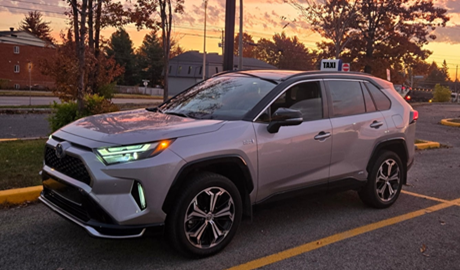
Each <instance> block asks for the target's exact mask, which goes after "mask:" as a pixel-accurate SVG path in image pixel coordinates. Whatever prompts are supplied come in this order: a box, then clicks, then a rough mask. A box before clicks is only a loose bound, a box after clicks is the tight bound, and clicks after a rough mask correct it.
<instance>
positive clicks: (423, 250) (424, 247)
mask: <svg viewBox="0 0 460 270" xmlns="http://www.w3.org/2000/svg"><path fill="white" fill-rule="evenodd" d="M426 249H427V247H426V245H425V244H422V247H421V248H420V252H422V253H424V252H425V251H426Z"/></svg>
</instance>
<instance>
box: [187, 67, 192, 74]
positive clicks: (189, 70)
mask: <svg viewBox="0 0 460 270" xmlns="http://www.w3.org/2000/svg"><path fill="white" fill-rule="evenodd" d="M190 72H192V66H189V67H188V74H190Z"/></svg>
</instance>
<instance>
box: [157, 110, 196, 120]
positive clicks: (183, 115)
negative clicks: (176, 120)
mask: <svg viewBox="0 0 460 270" xmlns="http://www.w3.org/2000/svg"><path fill="white" fill-rule="evenodd" d="M163 113H164V114H169V115H176V116H182V117H185V118H192V117H191V116H190V115H188V114H186V113H181V112H170V111H165V112H163Z"/></svg>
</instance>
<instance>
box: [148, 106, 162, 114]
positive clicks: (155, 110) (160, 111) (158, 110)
mask: <svg viewBox="0 0 460 270" xmlns="http://www.w3.org/2000/svg"><path fill="white" fill-rule="evenodd" d="M145 109H146V110H147V111H149V112H159V113H164V112H163V111H162V110H161V109H160V108H158V107H153V108H145Z"/></svg>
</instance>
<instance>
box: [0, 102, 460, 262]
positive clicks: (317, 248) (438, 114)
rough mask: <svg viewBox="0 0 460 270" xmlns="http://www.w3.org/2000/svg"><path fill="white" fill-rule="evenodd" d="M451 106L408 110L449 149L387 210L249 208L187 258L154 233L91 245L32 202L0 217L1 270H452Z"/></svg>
mask: <svg viewBox="0 0 460 270" xmlns="http://www.w3.org/2000/svg"><path fill="white" fill-rule="evenodd" d="M459 108H460V106H450V105H433V106H431V105H430V106H419V107H416V109H417V110H418V111H419V112H420V119H419V121H418V123H417V137H418V138H421V139H427V140H437V141H439V142H441V143H442V144H448V145H450V146H451V147H450V148H440V149H434V150H424V151H417V152H416V163H415V164H414V166H413V168H412V169H411V170H410V171H409V178H408V185H407V186H404V187H403V190H404V192H405V193H402V194H401V196H400V198H399V200H398V202H396V204H395V205H393V206H392V207H390V208H389V209H384V210H375V209H372V208H369V207H366V206H364V205H363V204H362V203H361V202H360V200H359V198H358V196H357V194H356V193H355V192H353V191H348V192H341V193H336V194H328V195H326V196H308V197H299V198H296V199H290V200H286V201H280V202H277V203H271V204H267V205H263V206H259V207H256V208H255V211H254V218H253V221H252V222H251V221H249V220H245V221H243V223H242V225H241V227H240V230H239V232H238V234H237V235H236V237H235V239H234V240H233V241H232V243H231V244H230V245H229V246H228V247H227V248H226V249H225V250H224V251H223V252H221V253H220V254H217V255H215V256H213V257H210V258H206V259H200V260H191V259H187V258H184V257H181V256H180V255H178V254H176V252H175V251H174V250H172V249H171V248H170V247H169V245H168V243H167V240H166V239H165V238H163V237H161V236H147V237H143V238H140V239H131V240H104V239H96V238H91V237H89V236H88V235H87V233H86V232H85V231H84V230H83V229H81V228H79V227H78V226H76V225H74V224H72V223H70V222H68V221H66V220H64V219H63V218H61V217H59V216H58V215H57V214H55V213H53V212H52V211H50V210H48V209H47V208H46V207H45V206H43V205H42V204H40V203H37V204H32V205H29V206H26V207H17V208H11V209H3V210H0V254H2V256H0V265H1V268H2V269H225V268H229V267H233V266H239V265H241V264H244V263H248V262H252V263H253V266H263V265H265V266H264V267H263V268H264V269H353V270H355V269H382V270H383V269H385V270H387V269H460V246H459V243H460V226H458V225H459V224H460V201H458V199H459V198H460V185H459V184H458V181H459V180H460V179H459V176H458V175H460V159H459V158H458V157H459V156H460V140H458V136H459V134H460V129H459V128H455V127H446V126H441V125H438V124H437V123H438V122H439V120H440V119H441V118H446V117H457V116H459V111H458V109H459ZM423 195H425V197H423ZM452 200H457V201H454V202H452ZM287 249H293V250H292V252H287V253H279V252H283V251H285V250H287ZM277 253H279V254H277ZM274 254H275V255H274ZM270 255H272V257H270V258H264V257H265V256H270ZM293 255H296V256H293ZM256 259H260V260H258V261H256V262H254V260H256ZM237 269H244V268H237ZM246 269H250V268H246Z"/></svg>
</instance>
